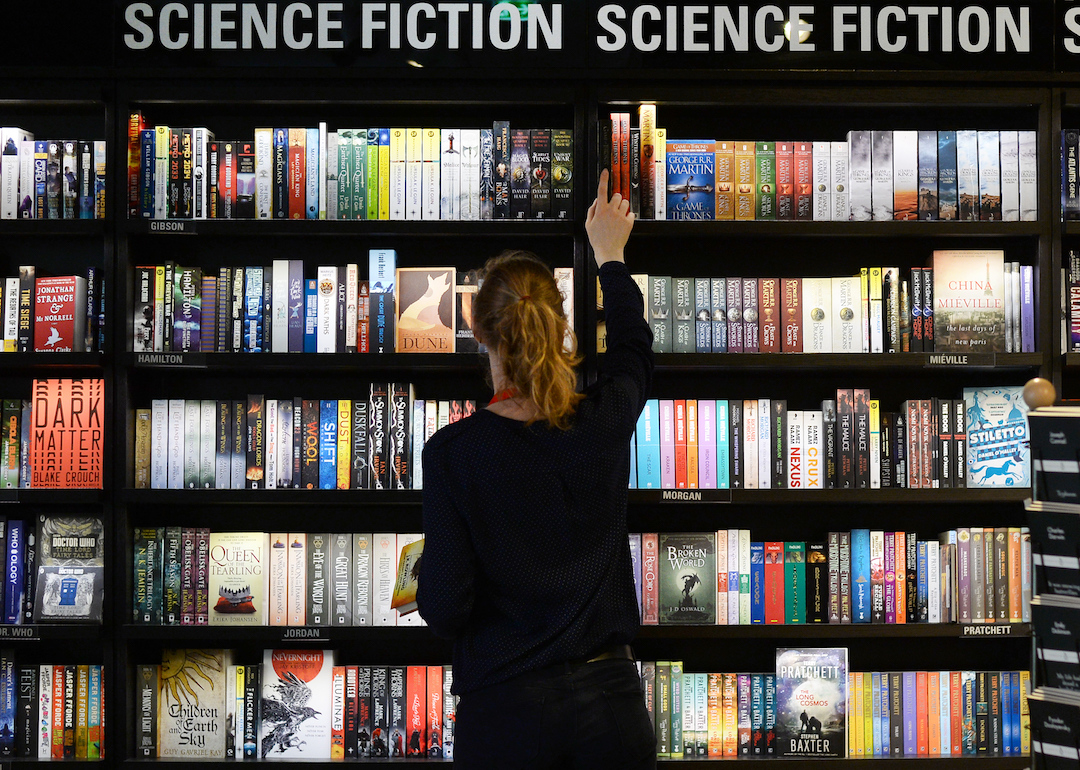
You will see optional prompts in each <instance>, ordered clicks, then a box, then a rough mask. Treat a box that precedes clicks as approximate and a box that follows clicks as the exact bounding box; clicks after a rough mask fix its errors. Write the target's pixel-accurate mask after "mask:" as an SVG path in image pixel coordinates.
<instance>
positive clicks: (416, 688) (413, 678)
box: [405, 665, 428, 757]
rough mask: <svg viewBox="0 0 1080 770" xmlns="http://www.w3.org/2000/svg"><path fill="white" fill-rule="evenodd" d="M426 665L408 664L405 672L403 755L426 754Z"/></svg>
mask: <svg viewBox="0 0 1080 770" xmlns="http://www.w3.org/2000/svg"><path fill="white" fill-rule="evenodd" d="M427 694H428V686H427V666H415V665H414V666H409V667H408V668H407V669H406V674H405V703H406V714H405V720H406V722H405V723H406V728H407V729H406V734H407V736H408V741H407V742H406V744H405V756H407V757H423V756H426V755H427V711H428V709H427Z"/></svg>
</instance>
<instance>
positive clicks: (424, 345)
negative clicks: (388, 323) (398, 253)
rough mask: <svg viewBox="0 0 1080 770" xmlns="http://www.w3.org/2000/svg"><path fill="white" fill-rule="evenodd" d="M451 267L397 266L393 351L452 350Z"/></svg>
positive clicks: (452, 270) (452, 294) (453, 275)
mask: <svg viewBox="0 0 1080 770" xmlns="http://www.w3.org/2000/svg"><path fill="white" fill-rule="evenodd" d="M456 273H457V271H456V270H455V269H454V268H452V267H444V268H412V267H399V268H398V269H397V274H396V285H395V304H396V306H397V308H398V315H397V318H396V328H397V339H396V350H397V351H398V352H402V353H453V352H454V349H455V339H454V338H455V334H456V332H455V327H456V322H455V316H456V313H455V308H454V291H453V288H454V285H455V276H456Z"/></svg>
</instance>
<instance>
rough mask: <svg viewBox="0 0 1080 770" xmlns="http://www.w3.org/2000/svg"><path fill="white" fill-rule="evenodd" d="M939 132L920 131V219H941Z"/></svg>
mask: <svg viewBox="0 0 1080 770" xmlns="http://www.w3.org/2000/svg"><path fill="white" fill-rule="evenodd" d="M938 144H939V142H938V132H937V131H919V219H941V217H940V215H939V213H938V206H939V203H938V201H939V196H938Z"/></svg>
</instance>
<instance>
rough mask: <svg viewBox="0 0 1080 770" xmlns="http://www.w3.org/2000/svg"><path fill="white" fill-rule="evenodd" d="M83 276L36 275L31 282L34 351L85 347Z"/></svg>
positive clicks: (84, 282) (79, 351) (62, 351)
mask: <svg viewBox="0 0 1080 770" xmlns="http://www.w3.org/2000/svg"><path fill="white" fill-rule="evenodd" d="M86 292H87V284H86V279H85V278H83V277H82V276H81V275H70V276H60V277H42V276H40V275H39V276H38V278H37V280H36V281H35V283H34V310H33V313H34V319H33V332H34V348H33V349H34V351H35V352H39V353H41V352H48V353H82V352H85V351H86V324H87V317H86V296H87V295H86Z"/></svg>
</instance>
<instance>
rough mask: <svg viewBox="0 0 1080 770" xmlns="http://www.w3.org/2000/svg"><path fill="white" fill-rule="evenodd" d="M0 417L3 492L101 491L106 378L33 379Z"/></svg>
mask: <svg viewBox="0 0 1080 770" xmlns="http://www.w3.org/2000/svg"><path fill="white" fill-rule="evenodd" d="M0 416H2V419H3V426H4V427H3V431H0V489H17V488H18V489H29V488H31V487H34V488H38V489H77V488H88V489H102V488H103V484H102V482H103V476H102V458H103V456H104V443H105V380H103V379H94V378H78V379H68V378H52V379H43V380H38V379H35V380H33V382H32V384H31V397H30V398H0ZM32 425H33V426H36V428H35V430H31V429H30V428H31V426H32Z"/></svg>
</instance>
